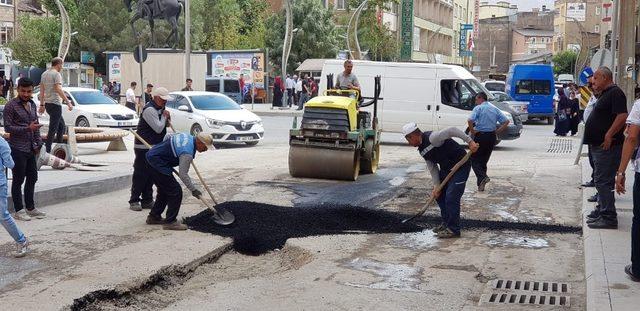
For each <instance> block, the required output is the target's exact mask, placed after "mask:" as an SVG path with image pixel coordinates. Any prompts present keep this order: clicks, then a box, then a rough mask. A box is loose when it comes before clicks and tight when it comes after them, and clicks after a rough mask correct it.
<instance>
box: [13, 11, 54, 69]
mask: <svg viewBox="0 0 640 311" xmlns="http://www.w3.org/2000/svg"><path fill="white" fill-rule="evenodd" d="M19 18H20V20H19V23H20V27H21V29H20V32H19V33H18V36H17V37H16V38H15V40H13V41H12V42H11V43H10V44H9V47H10V48H11V49H12V50H13V57H14V58H15V59H18V60H20V65H22V66H25V67H26V66H31V65H33V66H36V67H41V68H44V67H45V66H46V64H47V62H49V61H51V59H52V58H53V57H55V56H56V55H58V44H59V42H60V21H59V20H58V18H57V17H42V18H34V17H30V16H29V15H23V16H20V17H19Z"/></svg>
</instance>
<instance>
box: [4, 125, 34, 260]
mask: <svg viewBox="0 0 640 311" xmlns="http://www.w3.org/2000/svg"><path fill="white" fill-rule="evenodd" d="M0 155H1V157H0V161H1V163H2V165H0V170H2V171H4V170H5V169H12V168H13V167H14V165H15V163H14V162H13V159H12V158H11V148H10V147H9V144H7V141H6V140H4V138H2V137H0ZM1 175H2V176H0V222H2V226H3V227H4V228H5V229H6V230H7V232H9V235H11V237H12V238H13V240H14V241H15V242H16V253H15V257H24V256H25V255H26V254H27V251H28V246H29V241H28V240H27V238H26V237H25V236H24V233H22V231H20V228H18V225H16V222H15V220H14V219H13V217H11V214H9V206H8V205H9V204H8V203H9V202H8V200H7V197H8V192H9V191H8V187H7V175H5V174H4V173H1Z"/></svg>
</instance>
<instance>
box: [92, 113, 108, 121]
mask: <svg viewBox="0 0 640 311" xmlns="http://www.w3.org/2000/svg"><path fill="white" fill-rule="evenodd" d="M93 117H94V118H96V119H103V120H109V119H111V117H110V116H109V115H108V114H106V113H94V114H93Z"/></svg>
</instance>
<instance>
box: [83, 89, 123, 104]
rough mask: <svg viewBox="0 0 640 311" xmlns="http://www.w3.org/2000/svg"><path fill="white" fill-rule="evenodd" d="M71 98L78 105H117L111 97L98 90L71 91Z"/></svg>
mask: <svg viewBox="0 0 640 311" xmlns="http://www.w3.org/2000/svg"><path fill="white" fill-rule="evenodd" d="M71 95H73V98H75V100H76V102H77V103H78V104H80V105H117V104H118V103H116V101H115V100H113V98H111V97H109V96H106V95H104V94H102V93H100V92H71Z"/></svg>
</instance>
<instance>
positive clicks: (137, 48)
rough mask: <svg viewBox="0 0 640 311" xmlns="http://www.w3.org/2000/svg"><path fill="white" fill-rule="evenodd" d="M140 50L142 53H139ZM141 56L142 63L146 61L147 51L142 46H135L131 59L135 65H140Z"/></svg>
mask: <svg viewBox="0 0 640 311" xmlns="http://www.w3.org/2000/svg"><path fill="white" fill-rule="evenodd" d="M140 48H142V53H141V52H140ZM141 55H142V63H144V62H145V61H146V60H147V49H145V48H144V46H142V45H136V48H135V49H134V50H133V59H135V60H136V63H138V64H140V63H141V62H140V56H141Z"/></svg>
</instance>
